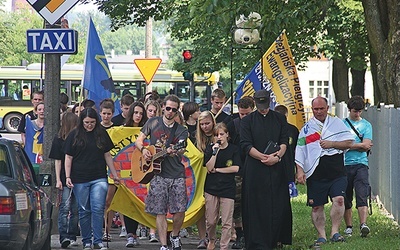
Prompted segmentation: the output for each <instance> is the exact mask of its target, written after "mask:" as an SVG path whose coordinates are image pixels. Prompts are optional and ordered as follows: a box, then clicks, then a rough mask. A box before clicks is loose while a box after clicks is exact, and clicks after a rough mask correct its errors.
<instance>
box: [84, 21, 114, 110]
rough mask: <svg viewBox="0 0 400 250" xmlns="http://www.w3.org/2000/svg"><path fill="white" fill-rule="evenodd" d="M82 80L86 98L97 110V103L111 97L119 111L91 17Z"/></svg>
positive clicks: (106, 64) (105, 60)
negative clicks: (93, 103)
mask: <svg viewBox="0 0 400 250" xmlns="http://www.w3.org/2000/svg"><path fill="white" fill-rule="evenodd" d="M82 81H83V88H84V89H86V90H87V91H88V99H91V100H93V101H94V102H95V103H96V107H97V110H100V109H99V105H100V102H101V101H102V100H103V99H105V98H111V99H113V100H114V103H115V113H116V114H119V113H120V111H121V110H120V102H119V99H118V95H117V94H116V92H115V86H114V81H113V79H112V76H111V72H110V68H109V67H108V62H107V59H106V56H105V54H104V50H103V46H102V45H101V42H100V38H99V35H98V34H97V31H96V28H95V27H94V24H93V21H92V19H91V18H90V22H89V32H88V39H87V44H86V56H85V65H84V76H83V79H82Z"/></svg>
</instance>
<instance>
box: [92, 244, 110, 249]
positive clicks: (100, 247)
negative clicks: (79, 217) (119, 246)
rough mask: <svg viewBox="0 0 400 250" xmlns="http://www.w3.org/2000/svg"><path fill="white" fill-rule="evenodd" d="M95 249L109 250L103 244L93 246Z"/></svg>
mask: <svg viewBox="0 0 400 250" xmlns="http://www.w3.org/2000/svg"><path fill="white" fill-rule="evenodd" d="M93 249H100V250H107V249H108V248H107V247H106V246H104V244H103V243H97V244H94V245H93Z"/></svg>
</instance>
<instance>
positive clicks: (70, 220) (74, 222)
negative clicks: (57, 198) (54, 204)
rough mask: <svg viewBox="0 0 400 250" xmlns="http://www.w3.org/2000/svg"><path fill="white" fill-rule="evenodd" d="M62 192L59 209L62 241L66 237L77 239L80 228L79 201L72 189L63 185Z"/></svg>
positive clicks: (59, 230)
mask: <svg viewBox="0 0 400 250" xmlns="http://www.w3.org/2000/svg"><path fill="white" fill-rule="evenodd" d="M60 193H61V203H60V209H59V211H58V232H59V233H60V243H61V242H62V241H63V240H64V239H70V240H75V241H76V235H78V233H79V228H78V219H79V218H78V203H77V202H76V198H75V195H74V194H73V193H72V189H70V188H68V187H63V190H62V191H60Z"/></svg>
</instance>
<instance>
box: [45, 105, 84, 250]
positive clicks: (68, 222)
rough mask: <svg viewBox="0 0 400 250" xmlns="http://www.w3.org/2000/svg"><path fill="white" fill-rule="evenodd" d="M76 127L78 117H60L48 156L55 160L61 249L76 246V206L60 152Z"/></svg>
mask: <svg viewBox="0 0 400 250" xmlns="http://www.w3.org/2000/svg"><path fill="white" fill-rule="evenodd" d="M76 125H78V116H76V115H75V114H74V113H72V112H66V113H64V114H63V115H62V117H61V127H60V130H59V131H58V134H56V135H55V136H54V139H53V143H52V144H51V150H50V154H49V158H50V159H54V160H55V168H56V188H57V189H58V190H59V195H60V196H61V197H60V198H61V202H60V205H59V210H58V232H59V234H60V244H61V248H67V247H68V246H77V245H78V243H77V242H76V236H77V235H78V233H79V228H78V204H77V202H76V198H75V195H74V194H73V193H72V189H71V188H69V187H67V185H66V184H65V166H64V160H65V153H64V152H63V151H62V148H63V147H64V142H65V139H67V136H68V134H69V133H70V132H71V131H72V130H73V129H74V128H75V127H76Z"/></svg>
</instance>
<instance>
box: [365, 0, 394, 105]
mask: <svg viewBox="0 0 400 250" xmlns="http://www.w3.org/2000/svg"><path fill="white" fill-rule="evenodd" d="M362 4H363V7H364V14H365V21H366V27H367V31H368V39H369V43H370V46H371V72H372V76H373V80H374V93H375V95H374V99H375V103H380V102H384V103H388V104H394V105H395V106H396V107H399V106H400V33H399V29H400V5H399V3H398V1H397V0H386V1H380V0H362Z"/></svg>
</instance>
